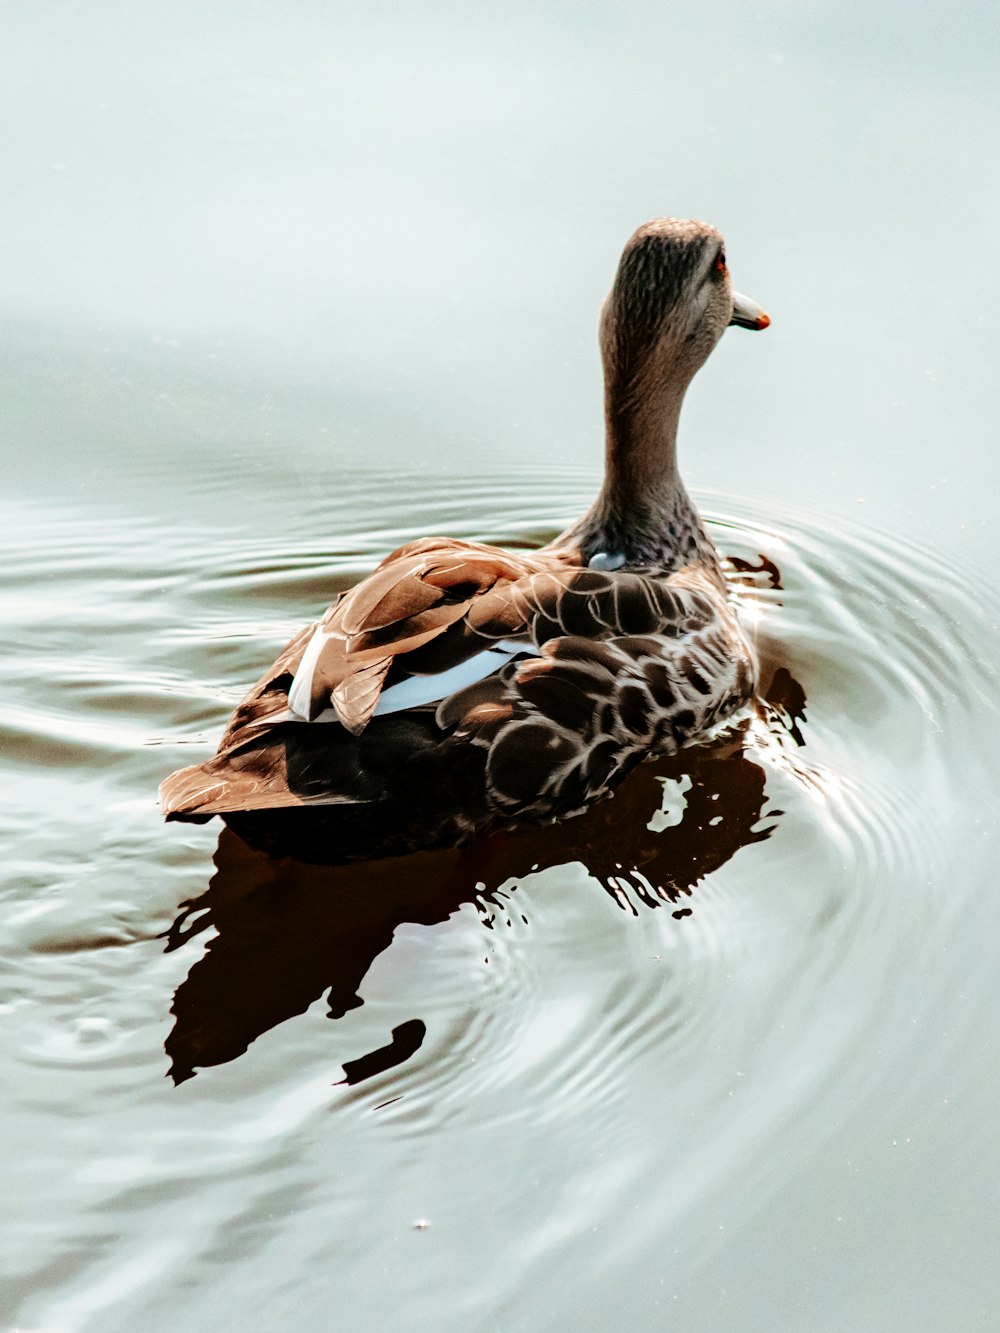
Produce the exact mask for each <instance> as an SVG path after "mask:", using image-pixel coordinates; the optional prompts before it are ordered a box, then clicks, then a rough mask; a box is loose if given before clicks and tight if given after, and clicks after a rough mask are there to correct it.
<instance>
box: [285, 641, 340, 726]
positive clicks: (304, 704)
mask: <svg viewBox="0 0 1000 1333" xmlns="http://www.w3.org/2000/svg"><path fill="white" fill-rule="evenodd" d="M326 639H327V636H326V634H325V633H324V631H323V626H322V625H317V626H316V629H315V630H314V631H313V636H312V638H311V639H310V640H309V643H308V644H307V646H306V650H305V652H304V653H303V654H302V661H301V662H300V663H299V669H298V671H296V673H295V679H294V680H293V681H292V686H291V689H290V690H289V691H288V711H289V712H290V713H294V714H295V716H296V717H298V718H300V719H301V720H302V721H303V722H306V721H308V718H309V701H310V700H311V699H312V686H313V672H314V671H315V670H316V663H317V662H318V661H319V657H320V653H321V652H322V651H323V645H324V644H325V643H326ZM330 711H331V712H332V711H333V710H332V709H331V710H330ZM317 720H318V719H317Z"/></svg>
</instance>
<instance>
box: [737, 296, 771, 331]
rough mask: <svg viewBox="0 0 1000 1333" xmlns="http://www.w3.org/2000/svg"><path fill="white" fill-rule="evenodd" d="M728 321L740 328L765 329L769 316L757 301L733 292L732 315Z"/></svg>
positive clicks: (768, 322) (769, 319) (769, 320)
mask: <svg viewBox="0 0 1000 1333" xmlns="http://www.w3.org/2000/svg"><path fill="white" fill-rule="evenodd" d="M729 322H730V324H735V325H736V327H737V328H740V329H766V328H767V326H768V324H770V322H771V316H770V315H768V314H765V312H764V311H763V310H761V308H760V306H759V305H758V304H757V302H756V301H751V300H750V298H749V296H741V295H740V294H739V292H733V317H732V319H731V320H730V321H729Z"/></svg>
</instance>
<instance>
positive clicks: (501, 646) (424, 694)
mask: <svg viewBox="0 0 1000 1333" xmlns="http://www.w3.org/2000/svg"><path fill="white" fill-rule="evenodd" d="M326 639H327V636H326V634H325V633H324V630H323V626H322V625H317V626H316V630H315V632H314V634H313V636H312V638H311V639H310V640H309V643H308V645H307V647H306V650H305V652H304V653H303V654H302V661H301V662H300V663H299V669H298V671H296V673H295V678H294V680H293V681H292V685H291V688H290V689H289V691H288V719H289V720H290V721H292V722H305V721H307V719H308V717H309V701H310V699H311V698H312V682H313V672H314V671H315V670H316V663H317V662H318V661H319V657H320V653H322V651H323V646H324V644H325V643H326ZM535 651H537V650H536V649H535V648H534V647H533V645H532V644H530V643H518V642H517V641H516V640H514V639H501V640H500V641H499V642H497V643H495V644H493V645H492V646H491V647H489V648H485V649H484V650H483V651H482V652H481V653H477V654H476V655H475V657H470V658H469V659H468V661H465V662H459V664H458V666H453V667H449V668H448V669H447V671H439V672H437V673H436V675H433V676H408V677H407V678H406V680H401V681H399V682H398V684H396V685H390V686H389V688H388V689H387V690H383V691H382V693H381V694H380V695H379V701H378V703H377V704H376V705H375V717H381V716H383V715H384V714H385V713H401V712H402V711H403V709H404V708H419V707H420V705H421V704H436V703H440V702H441V700H442V699H446V698H447V697H448V695H449V694H454V693H455V692H456V690H462V689H464V688H465V687H466V685H475V683H476V682H477V681H479V680H485V679H486V677H487V676H492V675H493V673H494V672H495V671H499V670H500V668H501V667H502V666H505V665H506V664H507V663H508V662H509V661H510V660H511V658H512V657H516V656H517V655H518V653H533V652H535ZM268 720H269V721H283V720H284V718H271V719H268ZM313 721H314V722H339V721H340V718H339V717H338V715H337V712H336V710H335V709H334V708H324V709H323V711H322V712H321V713H319V714H318V715H317V716H316V717H314V718H313Z"/></svg>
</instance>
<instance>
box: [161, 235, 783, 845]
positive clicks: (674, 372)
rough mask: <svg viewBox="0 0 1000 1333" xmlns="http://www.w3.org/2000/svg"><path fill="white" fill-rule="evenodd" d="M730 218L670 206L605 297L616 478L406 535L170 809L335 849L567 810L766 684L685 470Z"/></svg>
mask: <svg viewBox="0 0 1000 1333" xmlns="http://www.w3.org/2000/svg"><path fill="white" fill-rule="evenodd" d="M769 324H770V319H769V317H768V315H767V314H765V312H764V311H763V310H762V309H761V308H760V306H758V305H757V304H756V303H755V302H753V301H751V300H750V299H749V298H747V297H744V296H741V295H740V294H739V293H737V292H735V291H734V290H733V287H732V283H731V279H730V273H729V268H728V265H727V261H726V254H725V243H724V240H723V237H722V234H721V233H720V232H719V231H718V230H717V229H716V228H715V227H713V226H711V225H709V224H708V223H705V222H699V221H693V220H689V219H678V218H656V219H653V220H652V221H650V222H646V223H645V224H643V225H642V226H640V227H639V228H638V229H637V230H636V231H635V232H634V233H633V235H632V236H631V237H630V238H629V240H628V242H627V243H626V245H625V248H624V250H623V252H622V255H621V259H620V262H619V264H618V268H617V272H616V274H615V278H614V282H613V284H612V287H611V290H610V292H609V294H608V296H607V298H606V300H605V302H604V304H603V306H602V309H601V314H600V320H599V339H600V351H601V359H602V363H603V371H604V424H605V467H604V479H603V484H602V485H601V488H600V490H599V493H598V495H597V497H596V499H595V500H594V503H593V504H592V505H591V507H590V508H589V509H588V510H587V512H586V513H585V514H584V515H583V516H582V517H581V518H580V519H578V520H577V521H576V522H575V523H573V524H571V526H570V527H568V528H567V529H566V530H565V531H564V532H562V533H560V534H559V535H558V536H557V537H556V538H555V539H554V540H553V541H551V542H550V543H549V544H548V545H546V546H544V547H541V548H540V549H537V550H528V551H524V550H517V551H512V550H506V549H503V548H500V547H496V546H489V545H485V544H482V543H479V542H474V541H466V540H462V539H460V538H455V537H447V536H442V537H432V538H422V539H419V540H416V541H412V542H409V543H408V544H406V545H404V546H402V547H400V548H399V549H398V550H396V551H393V552H392V553H391V554H390V555H388V556H387V557H386V558H385V559H384V560H383V561H382V563H381V564H380V565H379V566H378V567H377V568H376V569H375V570H374V571H373V572H372V573H371V574H369V575H368V576H367V577H366V578H363V579H362V580H361V582H360V583H358V584H356V585H355V586H354V587H352V588H350V589H349V590H348V591H346V592H343V593H341V594H340V595H339V596H338V597H337V598H336V599H335V600H334V601H333V603H332V605H331V606H330V607H329V609H328V610H327V611H326V613H325V614H324V615H323V616H322V618H321V619H320V620H318V621H316V622H314V623H312V624H309V625H306V626H305V627H304V628H303V629H302V630H301V631H300V632H299V633H298V634H296V635H295V636H294V637H293V638H292V640H291V641H290V642H289V643H288V644H287V645H286V646H285V648H284V649H283V650H282V652H281V653H280V654H279V656H278V658H277V660H276V661H275V662H274V664H273V665H272V666H271V667H270V669H269V670H268V671H266V672H265V673H264V674H263V676H261V678H260V680H258V681H257V683H256V684H255V685H254V686H253V688H252V689H251V690H250V692H249V693H248V694H247V696H246V697H245V698H244V699H243V701H242V702H241V703H240V704H239V706H238V707H237V708H236V710H235V712H234V713H233V714H232V716H231V718H230V719H229V722H228V724H227V726H226V729H225V732H224V734H223V736H222V740H221V743H220V745H219V748H218V751H217V753H216V754H215V755H214V756H213V757H212V758H211V759H209V760H207V761H206V762H204V763H201V764H195V765H192V766H190V767H187V768H183V769H180V770H179V771H178V772H175V773H173V774H172V775H171V776H170V777H168V778H167V779H166V780H165V781H164V782H163V783H162V785H161V787H160V793H159V794H160V802H161V807H162V810H163V812H164V815H165V817H166V818H167V819H168V820H181V821H189V822H204V821H205V820H207V819H210V818H212V817H213V816H216V815H218V816H220V817H221V818H222V820H223V821H224V822H225V823H227V824H228V825H230V827H231V828H232V829H233V830H234V831H235V832H236V833H237V834H238V835H239V836H241V837H242V838H243V839H244V840H245V841H247V842H250V843H251V845H253V846H255V847H257V848H259V849H261V850H263V851H265V852H268V853H269V854H271V855H294V854H295V849H296V846H297V845H298V843H299V842H300V841H301V839H302V838H303V837H304V836H306V835H307V834H308V837H309V840H310V842H311V844H312V845H314V846H315V845H316V844H317V843H318V844H319V845H320V846H321V847H322V855H321V857H320V858H318V859H323V860H326V861H329V862H333V863H338V862H339V863H348V862H352V861H359V860H370V859H374V858H381V857H383V856H393V855H401V854H404V853H408V852H414V851H420V850H429V849H431V848H440V847H443V846H460V845H462V844H464V843H467V842H469V841H470V840H471V839H473V838H474V837H476V836H477V835H479V834H489V833H490V832H492V831H495V830H499V829H508V828H517V827H521V826H525V825H532V824H544V823H547V822H553V821H556V820H561V819H564V818H569V817H571V816H573V815H575V814H578V813H580V812H582V811H583V810H585V809H587V808H588V807H589V806H591V805H592V804H593V803H594V802H596V801H598V800H600V799H602V798H603V797H605V796H607V795H608V794H609V793H611V792H613V790H614V788H615V787H616V786H617V785H618V784H619V783H620V782H621V781H622V780H623V779H624V778H625V776H626V775H627V774H628V773H629V772H630V771H631V770H632V769H633V768H634V767H635V766H636V765H637V764H638V763H640V762H642V760H644V759H646V758H648V757H650V756H653V755H662V754H672V753H674V752H676V751H677V750H678V749H679V748H680V747H681V746H684V745H686V744H690V743H692V742H693V741H696V740H697V739H698V738H699V737H701V736H703V735H704V733H705V732H707V731H708V730H709V728H711V727H713V726H714V725H715V724H716V723H718V722H721V721H722V720H723V719H725V718H727V717H729V716H730V715H731V714H733V713H735V712H736V711H737V710H739V709H740V708H742V707H744V706H745V705H746V704H748V703H749V702H750V701H751V700H752V698H753V697H754V693H755V689H756V683H757V666H756V660H755V655H754V651H753V648H752V645H751V643H750V641H749V640H748V638H747V636H746V634H745V633H744V631H743V629H742V627H741V625H740V623H739V620H738V618H737V616H736V613H735V610H734V608H733V606H732V604H731V602H730V600H729V597H728V594H727V588H726V582H725V579H724V576H723V571H722V565H721V561H720V557H719V554H718V551H717V550H716V548H715V545H714V543H713V541H712V538H711V536H710V535H709V532H708V530H707V528H706V526H705V524H704V522H703V521H702V518H701V516H700V515H699V512H698V510H697V508H696V506H695V504H694V502H693V501H692V499H691V497H690V496H689V494H688V492H687V490H686V489H685V487H684V484H683V482H682V480H681V477H680V474H679V471H678V464H677V432H678V423H679V418H680V412H681V406H682V403H683V400H684V396H685V393H686V391H687V388H688V386H689V384H690V383H691V380H692V379H693V377H694V375H695V374H696V373H697V371H698V370H699V369H700V368H701V367H702V365H704V363H705V361H706V360H707V359H708V357H709V355H710V353H711V352H712V350H713V349H714V347H715V346H716V344H717V343H718V342H719V340H720V338H721V337H722V335H723V333H724V332H725V331H726V329H728V328H730V327H734V326H735V327H737V328H742V329H752V330H761V329H764V328H767V327H768V325H769Z"/></svg>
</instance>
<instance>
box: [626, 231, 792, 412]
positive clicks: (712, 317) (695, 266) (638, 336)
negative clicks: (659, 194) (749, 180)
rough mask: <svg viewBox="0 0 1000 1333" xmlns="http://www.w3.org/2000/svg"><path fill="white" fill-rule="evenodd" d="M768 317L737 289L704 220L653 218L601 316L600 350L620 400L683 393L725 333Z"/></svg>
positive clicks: (636, 239)
mask: <svg viewBox="0 0 1000 1333" xmlns="http://www.w3.org/2000/svg"><path fill="white" fill-rule="evenodd" d="M770 322H771V321H770V319H769V318H768V316H767V315H766V314H765V313H764V311H763V310H761V308H760V307H759V306H758V305H756V304H755V303H754V302H753V301H750V300H748V299H747V298H746V297H744V296H740V295H739V294H738V293H737V292H734V291H733V288H732V284H731V282H730V279H729V269H728V268H727V266H726V255H725V244H724V242H723V239H722V235H721V233H720V232H718V231H717V230H716V229H715V227H712V226H709V224H708V223H707V222H692V221H687V220H685V219H680V218H655V219H654V220H653V221H652V222H646V223H644V224H643V226H641V227H640V228H639V229H638V230H637V231H636V232H635V233H634V235H633V236H632V237H631V238H630V239H629V241H628V244H627V245H626V246H625V249H624V251H623V252H622V257H621V262H620V263H619V265H618V272H617V274H616V275H615V281H614V285H613V287H612V288H611V291H610V293H609V295H608V298H607V300H606V301H605V303H604V309H603V311H602V313H601V350H602V353H603V356H604V363H605V368H606V372H607V376H608V383H609V388H610V389H612V390H613V391H614V392H615V394H616V396H617V397H618V398H619V399H622V398H624V399H631V400H635V399H641V398H648V397H649V396H650V394H651V393H654V392H655V390H656V389H657V388H658V387H660V386H663V387H664V388H666V387H668V386H672V387H673V388H674V389H679V390H680V392H683V390H684V388H686V387H687V384H688V383H689V382H690V379H691V377H692V375H694V373H695V371H697V370H698V368H699V367H700V366H701V365H703V364H704V362H705V360H706V358H707V357H708V355H709V353H710V352H711V350H712V348H713V347H714V346H715V344H716V343H717V342H718V341H719V339H720V338H721V337H722V335H723V333H724V332H725V330H726V329H727V328H728V327H729V326H730V325H731V324H735V325H737V326H738V327H740V328H745V329H766V328H767V326H768V324H770Z"/></svg>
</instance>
